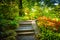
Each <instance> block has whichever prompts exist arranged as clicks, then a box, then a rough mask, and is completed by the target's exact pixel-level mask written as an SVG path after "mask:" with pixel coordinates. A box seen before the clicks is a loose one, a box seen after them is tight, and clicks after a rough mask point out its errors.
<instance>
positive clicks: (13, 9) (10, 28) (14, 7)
mask: <svg viewBox="0 0 60 40" xmlns="http://www.w3.org/2000/svg"><path fill="white" fill-rule="evenodd" d="M18 18H19V8H18V4H17V2H16V0H2V1H1V2H0V40H16V39H15V36H16V32H15V29H16V28H17V27H18V25H19V24H18Z"/></svg>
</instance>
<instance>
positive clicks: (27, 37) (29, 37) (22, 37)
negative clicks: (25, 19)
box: [17, 35, 35, 40]
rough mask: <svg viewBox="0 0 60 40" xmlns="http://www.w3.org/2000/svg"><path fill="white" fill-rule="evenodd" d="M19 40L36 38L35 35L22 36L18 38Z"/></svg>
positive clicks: (33, 39)
mask: <svg viewBox="0 0 60 40" xmlns="http://www.w3.org/2000/svg"><path fill="white" fill-rule="evenodd" d="M17 40H35V36H34V35H23V36H22V35H20V36H17Z"/></svg>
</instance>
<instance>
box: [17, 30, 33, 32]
mask: <svg viewBox="0 0 60 40" xmlns="http://www.w3.org/2000/svg"><path fill="white" fill-rule="evenodd" d="M32 31H34V30H16V32H32Z"/></svg>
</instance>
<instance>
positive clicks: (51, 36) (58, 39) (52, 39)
mask: <svg viewBox="0 0 60 40" xmlns="http://www.w3.org/2000/svg"><path fill="white" fill-rule="evenodd" d="M37 38H38V40H60V33H57V32H53V31H52V30H49V29H48V28H46V27H42V26H41V27H40V33H39V34H38V36H37Z"/></svg>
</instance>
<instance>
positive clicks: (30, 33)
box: [17, 32, 35, 35]
mask: <svg viewBox="0 0 60 40" xmlns="http://www.w3.org/2000/svg"><path fill="white" fill-rule="evenodd" d="M17 34H18V35H33V34H35V33H34V32H20V33H17Z"/></svg>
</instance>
